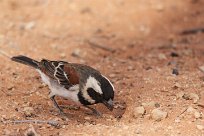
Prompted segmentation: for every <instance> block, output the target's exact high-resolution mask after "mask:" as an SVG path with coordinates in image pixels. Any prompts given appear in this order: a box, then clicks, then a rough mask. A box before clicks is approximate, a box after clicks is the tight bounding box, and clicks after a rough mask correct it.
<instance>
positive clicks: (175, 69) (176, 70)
mask: <svg viewBox="0 0 204 136" xmlns="http://www.w3.org/2000/svg"><path fill="white" fill-rule="evenodd" d="M172 74H173V75H177V76H178V75H179V71H178V69H177V68H173V70H172Z"/></svg>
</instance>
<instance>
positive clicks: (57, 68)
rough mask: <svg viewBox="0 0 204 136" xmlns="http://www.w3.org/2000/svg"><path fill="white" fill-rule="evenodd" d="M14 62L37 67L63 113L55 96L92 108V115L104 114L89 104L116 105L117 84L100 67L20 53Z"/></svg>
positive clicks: (57, 106)
mask: <svg viewBox="0 0 204 136" xmlns="http://www.w3.org/2000/svg"><path fill="white" fill-rule="evenodd" d="M11 60H12V61H15V62H18V63H22V64H25V65H28V66H31V67H32V68H34V69H36V70H37V72H38V73H39V74H40V76H41V78H42V81H43V82H44V83H45V84H47V85H48V87H49V90H50V92H49V98H50V99H51V100H52V102H53V104H54V106H55V107H56V108H57V110H58V111H59V113H60V114H63V113H64V112H63V109H62V108H61V107H60V106H59V105H58V103H57V101H56V100H55V96H59V97H63V98H65V99H68V100H71V101H73V102H75V103H77V104H80V105H82V106H85V107H86V108H88V109H90V110H91V111H92V113H93V114H96V115H98V116H101V115H102V114H101V113H100V112H99V111H97V110H96V109H94V108H92V107H90V105H94V104H98V103H102V104H104V105H105V106H106V107H107V108H108V109H109V110H110V111H113V107H114V105H113V104H114V102H113V100H114V92H115V89H114V86H113V84H112V83H111V81H110V80H109V79H108V78H107V77H106V76H104V75H103V74H101V73H100V72H99V71H98V70H96V69H94V68H92V67H90V66H88V65H84V64H78V63H70V62H66V61H51V60H48V59H42V60H41V61H37V60H34V59H31V58H29V57H26V56H24V55H18V56H14V57H12V58H11Z"/></svg>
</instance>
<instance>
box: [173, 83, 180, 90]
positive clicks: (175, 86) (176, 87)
mask: <svg viewBox="0 0 204 136" xmlns="http://www.w3.org/2000/svg"><path fill="white" fill-rule="evenodd" d="M173 88H174V89H178V88H181V85H180V84H179V83H178V82H176V83H175V84H174V86H173Z"/></svg>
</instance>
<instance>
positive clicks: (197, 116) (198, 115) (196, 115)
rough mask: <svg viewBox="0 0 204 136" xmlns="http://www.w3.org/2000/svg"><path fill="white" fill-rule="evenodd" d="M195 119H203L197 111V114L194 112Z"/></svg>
mask: <svg viewBox="0 0 204 136" xmlns="http://www.w3.org/2000/svg"><path fill="white" fill-rule="evenodd" d="M194 117H195V118H196V119H198V118H200V117H201V114H200V112H198V111H195V112H194Z"/></svg>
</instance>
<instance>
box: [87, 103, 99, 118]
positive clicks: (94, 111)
mask: <svg viewBox="0 0 204 136" xmlns="http://www.w3.org/2000/svg"><path fill="white" fill-rule="evenodd" d="M84 106H85V107H86V108H88V109H90V110H91V111H92V112H93V113H92V114H95V115H96V116H98V117H102V113H100V112H99V111H97V110H96V109H94V108H92V107H89V106H87V105H84Z"/></svg>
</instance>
